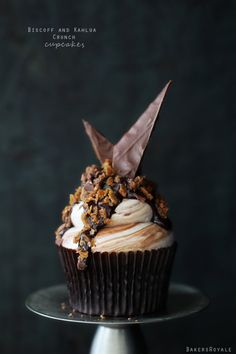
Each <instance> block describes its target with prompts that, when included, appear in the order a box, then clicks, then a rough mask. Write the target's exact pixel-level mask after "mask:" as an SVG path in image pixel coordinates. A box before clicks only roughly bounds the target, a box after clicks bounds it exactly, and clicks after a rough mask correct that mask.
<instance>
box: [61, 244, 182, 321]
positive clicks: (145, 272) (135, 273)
mask: <svg viewBox="0 0 236 354" xmlns="http://www.w3.org/2000/svg"><path fill="white" fill-rule="evenodd" d="M176 247H177V244H176V242H175V243H174V244H173V245H172V246H170V247H166V248H160V249H158V250H151V251H144V252H141V251H137V252H127V253H124V252H118V253H116V252H112V253H107V252H102V253H100V252H96V253H91V254H90V255H89V258H88V265H87V268H86V269H85V270H78V269H77V257H78V254H77V253H76V252H75V251H74V250H69V249H67V248H64V247H62V246H58V251H59V255H60V258H61V263H62V266H63V268H64V272H65V276H66V282H67V287H68V290H69V301H70V305H71V306H72V308H73V309H74V310H76V311H79V312H81V313H85V314H90V315H104V316H134V315H143V314H147V313H155V312H161V311H163V310H164V309H165V306H166V302H167V296H168V287H169V280H170V275H171V269H172V264H173V261H174V256H175V252H176Z"/></svg>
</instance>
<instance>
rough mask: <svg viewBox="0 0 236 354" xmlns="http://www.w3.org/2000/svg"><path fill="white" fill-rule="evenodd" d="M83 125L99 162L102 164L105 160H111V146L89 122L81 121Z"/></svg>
mask: <svg viewBox="0 0 236 354" xmlns="http://www.w3.org/2000/svg"><path fill="white" fill-rule="evenodd" d="M83 123H84V128H85V131H86V133H87V135H88V136H89V139H90V141H91V143H92V146H93V149H94V151H95V153H96V156H97V158H98V159H99V161H100V162H101V163H103V162H104V161H105V160H106V159H109V160H112V154H113V144H112V143H111V142H110V141H109V140H108V139H107V138H106V137H105V136H104V135H102V134H101V133H100V132H98V131H97V130H96V129H95V128H94V127H93V126H92V125H91V124H90V123H89V122H87V121H85V120H83Z"/></svg>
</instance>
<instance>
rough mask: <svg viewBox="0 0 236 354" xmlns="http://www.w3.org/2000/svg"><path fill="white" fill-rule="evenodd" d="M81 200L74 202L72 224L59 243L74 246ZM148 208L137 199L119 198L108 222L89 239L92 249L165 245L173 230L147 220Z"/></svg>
mask: <svg viewBox="0 0 236 354" xmlns="http://www.w3.org/2000/svg"><path fill="white" fill-rule="evenodd" d="M82 214H83V203H79V204H75V205H74V206H73V209H72V213H71V221H72V224H73V227H71V228H70V229H68V230H67V231H66V232H65V233H64V235H63V237H62V246H63V247H65V248H70V249H74V250H76V249H77V244H76V243H74V238H75V237H76V235H78V234H79V232H80V231H81V230H82V229H83V222H82V218H81V216H82ZM152 217H153V212H152V208H151V207H150V205H149V204H148V203H144V202H141V201H139V200H137V199H123V201H122V202H121V203H120V204H119V205H118V206H117V207H116V209H115V211H114V213H113V214H112V217H111V219H110V223H109V225H108V226H106V227H103V228H102V229H101V230H100V231H99V232H98V233H97V235H96V236H95V238H94V240H93V247H92V252H128V251H138V250H140V251H144V250H151V249H158V248H161V247H168V246H170V245H171V244H172V243H173V234H172V233H170V232H169V231H167V230H165V229H163V228H162V227H160V226H159V225H157V224H155V223H153V222H151V220H152Z"/></svg>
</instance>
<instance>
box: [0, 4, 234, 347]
mask: <svg viewBox="0 0 236 354" xmlns="http://www.w3.org/2000/svg"><path fill="white" fill-rule="evenodd" d="M0 16H1V19H0V21H1V26H0V31H1V33H0V38H1V55H0V63H1V65H0V78H1V80H0V82H1V84H0V120H1V131H0V134H1V139H0V142H1V179H0V189H1V204H0V215H1V223H0V228H1V232H0V235H1V248H0V260H1V267H0V274H1V300H0V313H1V321H0V326H1V329H0V337H1V339H0V351H1V353H4V354H13V353H18V354H23V353H35V354H39V353H40V354H41V353H49V352H50V353H57V354H62V353H67V354H69V353H75V346H76V345H77V346H78V351H77V352H78V353H80V354H85V353H86V352H87V349H88V346H89V343H90V340H91V338H92V334H93V329H92V328H91V327H89V326H82V325H78V326H76V325H71V324H65V323H57V322H55V321H50V320H45V319H43V318H39V317H37V316H34V315H33V314H31V313H29V312H27V310H26V309H25V307H24V300H25V298H26V296H27V295H28V294H29V293H30V292H32V291H33V290H37V289H38V288H40V287H45V286H49V285H53V284H57V283H60V282H62V281H63V275H62V272H61V269H60V265H59V261H58V258H57V254H56V250H55V249H54V234H53V231H54V229H55V228H56V227H57V225H58V224H59V222H60V212H61V209H62V208H63V206H64V205H65V203H66V201H67V198H68V194H69V193H70V192H71V191H73V190H74V188H75V187H76V186H77V185H78V184H79V180H80V174H81V172H82V171H83V169H84V167H85V166H86V165H87V164H90V163H94V162H95V161H96V160H95V158H94V155H93V152H92V149H91V147H90V145H89V142H88V140H87V138H86V136H85V134H84V131H83V127H82V124H81V119H82V118H87V119H89V120H90V121H91V122H92V123H93V124H94V125H95V126H96V127H97V128H98V129H100V130H102V131H103V132H104V133H105V135H107V136H109V137H110V138H111V139H112V140H113V141H114V142H115V141H116V140H117V139H118V138H119V137H120V136H121V134H122V133H123V132H124V131H125V130H126V129H127V128H128V127H129V126H130V124H131V123H132V122H134V121H135V119H136V118H137V117H138V115H139V114H140V113H141V112H142V111H143V110H144V108H146V106H147V104H148V103H149V101H151V100H152V99H153V98H154V97H155V95H156V94H157V93H158V92H159V91H160V89H161V88H162V86H164V84H165V83H166V82H167V81H168V80H169V79H172V80H173V81H174V84H173V86H172V88H171V90H170V91H169V94H168V97H167V99H166V102H165V104H164V106H163V109H162V112H161V119H160V121H159V124H158V127H157V129H156V131H155V133H154V135H153V137H152V141H151V143H150V146H149V148H148V151H147V154H146V156H145V159H144V168H143V170H144V172H145V173H146V174H147V175H149V176H150V177H152V178H153V179H154V180H156V181H158V182H159V186H160V189H161V191H162V193H163V194H164V195H165V197H166V199H167V200H168V202H169V205H170V207H171V217H172V220H173V223H174V227H175V234H176V238H177V240H178V242H179V249H178V255H177V258H176V263H175V269H174V273H173V279H174V280H176V281H179V282H184V283H189V284H192V285H195V286H197V287H199V288H201V289H202V290H203V291H205V292H206V293H207V294H208V295H209V297H210V298H211V306H210V307H209V309H208V310H207V311H205V312H204V313H201V314H199V315H197V316H194V317H191V318H187V319H183V320H179V321H173V322H170V323H165V324H163V325H150V326H149V325H148V326H145V328H144V332H145V336H146V339H147V340H148V344H149V348H150V352H151V353H153V354H154V353H156V352H157V350H160V351H161V350H162V352H163V353H173V354H174V353H176V354H177V353H183V352H184V350H185V346H186V345H191V344H192V345H196V346H204V345H217V344H218V345H222V346H223V345H233V343H234V326H233V324H232V319H233V318H234V317H235V315H236V313H235V301H234V300H235V295H236V291H235V290H236V288H235V256H236V254H235V249H236V248H235V246H236V243H235V220H234V215H235V198H236V195H235V177H236V176H235V172H236V169H235V156H234V143H235V114H234V113H235V112H234V110H233V109H234V108H235V85H234V87H233V84H235V62H236V57H235V40H236V38H235V33H236V28H235V27H236V26H235V2H234V1H230V0H229V1H223V0H222V1H220V0H216V1H187V0H183V1H174V0H173V1H171V0H168V1H153V2H152V1H149V2H148V1H147V2H144V1H143V2H141V1H127V2H124V3H119V2H116V3H115V2H112V1H110V2H109V1H107V2H105V1H103V2H102V1H94V2H93V3H92V2H87V1H68V2H66V1H64V2H63V1H46V0H44V1H40V2H36V1H17V0H15V1H14V0H9V1H7V0H1V2H0ZM40 25H47V26H56V25H58V26H65V25H70V26H73V25H77V26H79V27H83V26H88V27H89V26H91V27H96V29H97V32H96V33H94V34H91V35H90V34H86V35H83V36H81V37H80V38H81V40H84V41H85V42H86V46H85V48H84V49H75V48H68V49H58V50H56V49H52V48H51V49H50V48H43V46H42V40H43V38H45V37H44V36H43V35H39V34H37V35H30V34H28V33H27V26H40ZM156 338H158V346H157V344H156V341H157V339H156ZM76 343H78V344H76ZM234 350H235V347H234Z"/></svg>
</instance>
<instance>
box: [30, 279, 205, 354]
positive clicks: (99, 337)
mask: <svg viewBox="0 0 236 354" xmlns="http://www.w3.org/2000/svg"><path fill="white" fill-rule="evenodd" d="M208 304H209V300H208V298H207V297H206V296H205V295H204V294H202V293H201V292H200V291H199V290H198V289H196V288H193V287H191V286H188V285H183V284H177V283H171V285H170V289H169V298H168V306H167V310H166V311H165V312H164V313H162V314H153V315H146V316H137V317H130V318H111V317H110V318H108V317H106V318H104V317H102V316H100V317H99V316H88V315H83V314H80V313H78V312H73V311H72V309H71V308H70V306H69V304H68V293H67V288H66V286H65V285H56V286H52V287H49V288H45V289H41V290H38V291H36V292H34V293H33V294H31V295H30V296H29V297H28V298H27V300H26V307H27V308H28V309H29V310H30V311H32V312H34V313H36V314H37V315H40V316H44V317H47V318H51V319H54V320H60V321H67V322H77V323H82V324H83V323H85V324H93V325H98V328H97V331H96V333H95V336H94V339H93V342H92V346H91V350H90V354H144V353H147V348H146V345H145V341H144V337H143V335H142V332H141V328H140V325H141V324H146V323H156V322H163V321H167V320H173V319H178V318H181V317H186V316H189V315H192V314H194V313H197V312H199V311H201V310H202V309H204V308H205V307H207V305H208Z"/></svg>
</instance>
